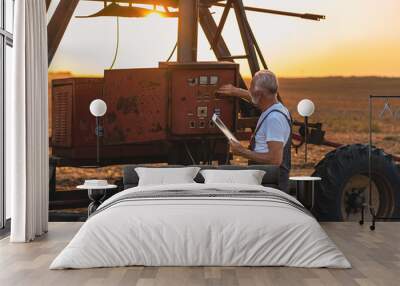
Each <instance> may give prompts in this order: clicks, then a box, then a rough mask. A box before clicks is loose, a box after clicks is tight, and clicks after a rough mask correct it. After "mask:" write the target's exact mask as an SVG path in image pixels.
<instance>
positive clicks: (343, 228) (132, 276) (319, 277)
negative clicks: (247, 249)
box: [0, 222, 400, 286]
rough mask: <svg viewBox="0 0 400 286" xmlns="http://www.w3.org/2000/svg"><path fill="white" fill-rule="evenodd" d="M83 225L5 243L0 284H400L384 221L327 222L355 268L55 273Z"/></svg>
mask: <svg viewBox="0 0 400 286" xmlns="http://www.w3.org/2000/svg"><path fill="white" fill-rule="evenodd" d="M81 225H82V223H71V222H68V223H59V222H58V223H50V231H49V233H48V234H46V235H45V236H43V237H41V238H39V239H37V240H35V241H34V242H32V243H28V244H24V243H13V244H11V243H9V240H8V238H5V239H2V240H0V285H2V286H8V285H10V286H11V285H12V286H17V285H29V286H35V285H40V286H42V285H43V286H45V285H51V286H53V285H57V286H58V285H66V286H72V285H84V286H90V285H136V286H181V285H182V286H184V285H191V286H192V285H193V286H217V285H218V286H220V285H227V286H250V285H251V286H266V285H290V286H291V285H299V286H301V285H304V286H319V285H329V286H330V285H349V286H352V285H354V286H380V285H385V286H391V285H393V286H394V285H399V283H398V278H397V277H398V273H400V223H399V222H382V223H379V224H378V225H377V229H376V230H375V231H373V232H372V231H370V230H369V228H368V225H365V226H360V225H358V224H356V223H323V224H322V226H323V228H324V229H325V231H326V232H327V233H328V234H329V236H330V237H331V239H332V240H333V241H334V242H335V243H336V244H337V245H338V247H339V248H340V249H341V250H342V251H343V252H344V254H345V255H346V257H347V258H348V259H349V260H350V262H351V263H352V266H353V268H352V269H346V270H343V269H306V268H289V267H142V266H138V267H119V268H102V269H85V270H57V271H50V270H48V267H49V265H50V263H51V261H52V260H53V259H54V258H55V256H56V255H57V254H58V253H59V252H60V251H61V250H62V249H63V248H64V247H65V246H66V244H67V243H68V241H69V240H71V238H72V237H73V236H74V234H75V233H76V232H77V231H78V229H79V228H80V227H81Z"/></svg>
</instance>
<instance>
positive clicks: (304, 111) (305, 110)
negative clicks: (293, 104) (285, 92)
mask: <svg viewBox="0 0 400 286" xmlns="http://www.w3.org/2000/svg"><path fill="white" fill-rule="evenodd" d="M297 111H298V112H299V114H300V115H301V116H304V117H309V116H311V115H313V113H314V111H315V105H314V103H313V102H312V101H311V100H309V99H303V100H301V101H300V102H299V104H298V105H297Z"/></svg>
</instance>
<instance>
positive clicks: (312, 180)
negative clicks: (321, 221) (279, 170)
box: [289, 176, 322, 210]
mask: <svg viewBox="0 0 400 286" xmlns="http://www.w3.org/2000/svg"><path fill="white" fill-rule="evenodd" d="M289 180H291V181H294V182H296V198H297V199H298V200H299V201H300V202H301V203H302V204H303V205H304V206H305V207H306V208H308V209H309V210H312V209H313V208H314V199H315V194H314V190H315V184H316V183H317V182H319V181H321V180H322V179H321V178H320V177H309V176H299V177H290V178H289Z"/></svg>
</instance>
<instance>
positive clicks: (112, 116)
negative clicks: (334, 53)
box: [47, 0, 400, 221]
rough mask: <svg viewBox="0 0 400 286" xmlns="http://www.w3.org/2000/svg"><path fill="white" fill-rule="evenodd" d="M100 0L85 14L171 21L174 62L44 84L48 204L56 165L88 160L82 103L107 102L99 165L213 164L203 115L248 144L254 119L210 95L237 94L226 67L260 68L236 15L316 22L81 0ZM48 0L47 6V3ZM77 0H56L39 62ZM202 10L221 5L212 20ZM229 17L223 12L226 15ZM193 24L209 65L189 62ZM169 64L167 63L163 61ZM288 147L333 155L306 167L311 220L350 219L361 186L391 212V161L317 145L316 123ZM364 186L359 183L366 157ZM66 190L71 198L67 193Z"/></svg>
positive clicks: (89, 136)
mask: <svg viewBox="0 0 400 286" xmlns="http://www.w3.org/2000/svg"><path fill="white" fill-rule="evenodd" d="M81 1H97V2H102V3H103V4H104V5H103V8H102V9H101V10H100V11H98V12H96V13H95V14H93V15H87V16H83V17H84V18H87V20H88V21H90V19H91V18H93V17H116V18H117V19H118V17H146V16H148V15H149V14H151V13H157V14H159V15H161V16H162V17H177V18H178V35H177V43H176V46H175V49H174V52H175V50H176V52H177V61H176V62H171V61H169V60H168V61H166V62H160V63H159V65H158V67H156V68H147V69H141V68H132V69H109V70H105V72H104V77H103V78H66V79H60V80H54V81H53V82H52V122H53V128H52V135H51V140H50V142H51V148H52V158H51V159H50V162H51V174H50V177H51V182H50V184H51V188H50V189H51V192H50V199H51V201H57V193H59V192H55V176H56V166H75V167H84V166H88V165H91V164H93V161H94V160H95V157H96V139H95V137H94V136H93V133H92V130H94V129H95V125H94V120H93V117H92V116H91V115H90V113H89V109H88V107H89V104H90V102H91V101H92V100H94V99H97V98H101V99H103V100H104V101H105V102H107V105H108V112H107V114H106V116H105V117H104V118H103V119H102V124H103V126H104V136H103V137H102V139H101V146H102V148H101V150H102V151H101V158H102V159H101V162H99V163H100V165H101V166H107V165H112V164H125V163H168V164H184V165H186V164H210V163H211V162H213V161H218V163H219V164H226V163H229V161H230V159H231V158H232V155H231V154H230V152H229V146H228V144H227V142H226V139H225V138H224V137H223V136H222V135H221V133H220V132H219V131H218V129H217V128H216V127H215V126H214V125H213V124H212V121H210V118H211V116H212V114H213V113H217V114H219V115H220V116H221V118H222V119H223V120H224V122H225V123H226V124H227V126H228V128H230V129H231V130H233V131H234V132H235V135H236V136H237V137H238V138H239V139H241V140H246V139H249V137H250V135H251V131H252V130H253V129H254V127H255V125H256V122H257V119H258V115H259V114H260V113H259V111H258V110H256V109H255V108H254V107H253V106H252V105H250V104H249V103H247V102H243V101H240V102H239V101H236V100H233V99H227V98H221V97H218V96H216V91H217V90H218V88H219V87H220V86H221V85H222V84H227V83H231V84H234V85H236V86H239V87H241V88H247V86H246V83H245V80H244V79H243V77H242V76H241V74H240V73H239V66H238V64H237V63H235V60H238V59H245V60H247V63H248V65H249V68H250V71H251V74H252V75H254V74H255V73H256V72H257V71H259V70H260V69H268V66H267V62H266V60H265V58H264V56H263V54H262V52H261V48H260V46H259V45H258V43H257V40H256V38H255V35H254V33H253V31H252V29H251V26H250V24H249V21H248V19H247V16H246V11H254V12H258V13H270V14H275V15H282V16H287V17H297V18H302V19H306V20H312V21H320V20H323V19H325V17H324V16H323V15H316V14H310V13H293V12H286V11H277V10H271V9H265V8H258V7H249V6H245V5H244V4H243V1H242V0H227V1H219V0H185V1H183V0H181V1H178V0H110V1H104V0H81ZM50 2H51V1H50V0H48V1H47V4H48V5H49V4H50ZM78 3H79V0H61V1H60V2H59V4H58V6H57V8H56V10H55V12H54V14H53V16H52V18H51V20H50V21H49V24H48V56H49V65H50V63H51V61H52V59H53V57H54V54H55V52H56V50H57V48H58V46H59V44H60V41H61V39H62V37H63V35H64V32H65V30H66V28H67V26H68V23H69V22H70V20H71V17H72V15H73V13H74V11H75V9H76V7H77V5H78ZM212 7H222V8H223V12H222V16H221V18H220V20H219V23H217V22H216V21H215V19H214V17H213V15H212V12H211V10H210V9H211V8H212ZM231 11H232V12H231ZM229 13H234V14H235V17H236V20H237V24H238V27H239V32H240V35H241V39H242V43H243V46H244V51H245V54H244V55H232V54H231V52H230V51H229V49H228V45H227V43H226V42H225V40H224V38H223V37H222V34H221V32H222V31H223V28H224V26H225V23H226V20H227V17H228V15H229ZM199 24H200V26H201V28H202V30H203V31H204V34H205V36H206V37H207V40H208V42H209V43H210V47H211V49H212V50H213V52H214V54H215V56H216V58H217V61H215V62H199V61H197V38H198V30H197V29H198V26H199ZM170 58H171V57H170ZM294 129H295V130H293V131H294V136H293V142H292V145H293V147H295V148H299V147H300V146H302V145H303V144H305V143H306V144H315V145H325V146H330V147H333V148H335V149H334V150H333V151H331V152H329V153H328V154H326V155H325V158H323V160H322V161H320V162H319V163H318V164H317V165H316V166H315V171H314V173H313V175H315V176H319V177H321V178H322V181H321V183H320V184H319V185H318V190H317V192H316V198H315V210H314V213H315V215H316V216H317V218H319V219H320V220H339V221H341V220H355V219H359V216H360V212H361V210H362V209H363V208H364V206H365V203H366V199H367V198H366V197H367V192H368V190H369V188H371V192H372V194H373V198H374V201H373V205H374V206H375V209H376V215H377V216H379V217H386V218H391V217H396V216H399V215H400V175H399V169H398V166H397V165H396V161H400V158H398V157H396V156H391V155H389V154H386V153H385V152H384V151H383V150H381V149H378V148H375V147H372V148H371V150H370V149H369V145H368V144H353V145H344V144H339V143H335V142H331V141H328V140H326V139H325V132H324V131H323V128H322V123H310V124H307V125H305V124H304V123H303V122H298V121H295V122H294ZM369 155H371V160H372V164H371V166H372V173H371V174H372V185H371V187H369V184H368V182H369V181H368V174H369V173H368V172H369V163H370V160H369V159H370V157H369ZM71 193H75V192H71Z"/></svg>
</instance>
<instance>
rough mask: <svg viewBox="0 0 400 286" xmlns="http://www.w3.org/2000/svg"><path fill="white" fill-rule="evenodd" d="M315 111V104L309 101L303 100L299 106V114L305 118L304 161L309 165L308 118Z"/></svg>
mask: <svg viewBox="0 0 400 286" xmlns="http://www.w3.org/2000/svg"><path fill="white" fill-rule="evenodd" d="M314 111H315V105H314V103H313V102H312V101H311V100H309V99H303V100H301V101H300V102H299V104H298V105H297V112H298V113H299V114H300V115H301V116H303V117H304V142H305V145H304V160H305V163H307V137H308V117H310V116H311V115H313V113H314Z"/></svg>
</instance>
